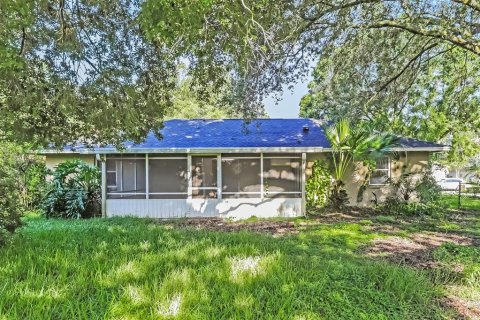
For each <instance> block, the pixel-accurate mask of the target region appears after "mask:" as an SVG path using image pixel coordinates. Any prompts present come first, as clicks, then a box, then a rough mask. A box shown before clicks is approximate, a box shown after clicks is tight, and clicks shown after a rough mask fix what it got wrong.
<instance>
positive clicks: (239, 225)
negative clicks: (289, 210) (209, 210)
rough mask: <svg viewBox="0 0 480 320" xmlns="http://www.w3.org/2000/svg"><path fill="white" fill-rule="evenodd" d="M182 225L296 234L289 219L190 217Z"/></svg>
mask: <svg viewBox="0 0 480 320" xmlns="http://www.w3.org/2000/svg"><path fill="white" fill-rule="evenodd" d="M180 225H181V226H184V227H193V228H195V229H203V230H212V231H225V232H234V231H242V230H243V231H251V232H261V233H269V234H273V235H283V234H296V233H298V229H297V228H296V227H295V224H294V223H293V222H291V221H268V220H266V221H252V222H230V221H226V220H223V219H219V218H192V219H187V220H185V221H183V222H182V223H180Z"/></svg>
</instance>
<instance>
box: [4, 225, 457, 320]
mask: <svg viewBox="0 0 480 320" xmlns="http://www.w3.org/2000/svg"><path fill="white" fill-rule="evenodd" d="M364 227H365V226H362V225H359V224H346V223H341V224H336V225H333V226H331V225H330V226H328V225H316V226H310V225H307V226H306V229H305V230H304V231H302V232H300V233H299V234H298V235H291V236H282V237H273V236H269V235H262V234H256V233H247V232H236V233H235V232H232V233H222V232H211V231H199V230H193V229H185V228H180V227H177V226H175V224H174V223H172V224H168V223H155V222H153V221H149V220H141V219H132V218H124V219H108V220H102V219H92V220H79V221H65V220H44V219H41V218H35V219H30V220H29V221H27V225H26V226H25V227H24V228H23V229H22V230H20V232H19V233H18V234H17V236H16V237H15V239H14V242H13V244H11V245H9V246H8V247H6V248H3V249H0V260H1V264H0V319H100V318H102V319H104V318H106V319H113V318H118V319H156V318H175V317H176V318H181V319H440V318H444V317H446V316H448V315H446V314H445V312H446V311H445V310H443V309H441V308H440V307H439V305H438V301H439V299H438V298H439V297H440V296H441V293H440V290H439V288H438V287H437V286H436V285H434V284H433V283H432V282H431V281H430V280H429V278H428V277H427V275H426V273H423V272H422V271H416V270H413V269H410V268H404V267H400V266H396V265H393V264H389V263H387V262H381V261H374V260H371V259H369V258H366V257H363V256H361V255H360V254H357V253H356V252H358V250H357V249H358V248H359V246H361V245H364V244H365V243H367V242H368V241H370V240H371V239H372V238H373V237H375V236H376V235H375V234H374V233H372V232H367V231H365V230H364V229H363V228H364Z"/></svg>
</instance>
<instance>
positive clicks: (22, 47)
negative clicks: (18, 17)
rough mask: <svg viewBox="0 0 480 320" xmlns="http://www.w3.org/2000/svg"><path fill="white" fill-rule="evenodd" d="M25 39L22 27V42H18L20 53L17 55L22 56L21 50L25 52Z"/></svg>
mask: <svg viewBox="0 0 480 320" xmlns="http://www.w3.org/2000/svg"><path fill="white" fill-rule="evenodd" d="M26 38H27V33H26V31H25V27H22V41H21V42H20V51H19V52H18V55H19V56H21V55H23V50H25V39H26Z"/></svg>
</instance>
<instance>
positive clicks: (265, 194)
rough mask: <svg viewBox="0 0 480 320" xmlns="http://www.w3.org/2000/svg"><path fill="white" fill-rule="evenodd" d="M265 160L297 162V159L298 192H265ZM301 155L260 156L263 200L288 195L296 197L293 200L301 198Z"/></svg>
mask: <svg viewBox="0 0 480 320" xmlns="http://www.w3.org/2000/svg"><path fill="white" fill-rule="evenodd" d="M265 159H290V160H292V159H295V160H297V159H298V162H299V164H300V176H299V177H298V178H299V179H300V191H267V190H265V179H266V178H265ZM301 171H302V155H301V154H297V153H292V154H291V155H288V154H284V153H282V154H279V155H278V156H276V155H273V154H271V153H269V154H267V155H265V154H263V156H262V189H263V190H262V196H263V198H275V196H278V195H289V194H294V195H296V196H297V197H295V198H299V197H302V186H301V184H302V182H301V180H302V172H301Z"/></svg>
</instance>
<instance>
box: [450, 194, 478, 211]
mask: <svg viewBox="0 0 480 320" xmlns="http://www.w3.org/2000/svg"><path fill="white" fill-rule="evenodd" d="M442 198H443V201H444V203H445V205H446V207H447V208H450V209H458V196H456V195H443V196H442ZM460 204H461V206H460V209H466V210H474V211H480V198H474V197H469V196H461V202H460Z"/></svg>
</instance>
